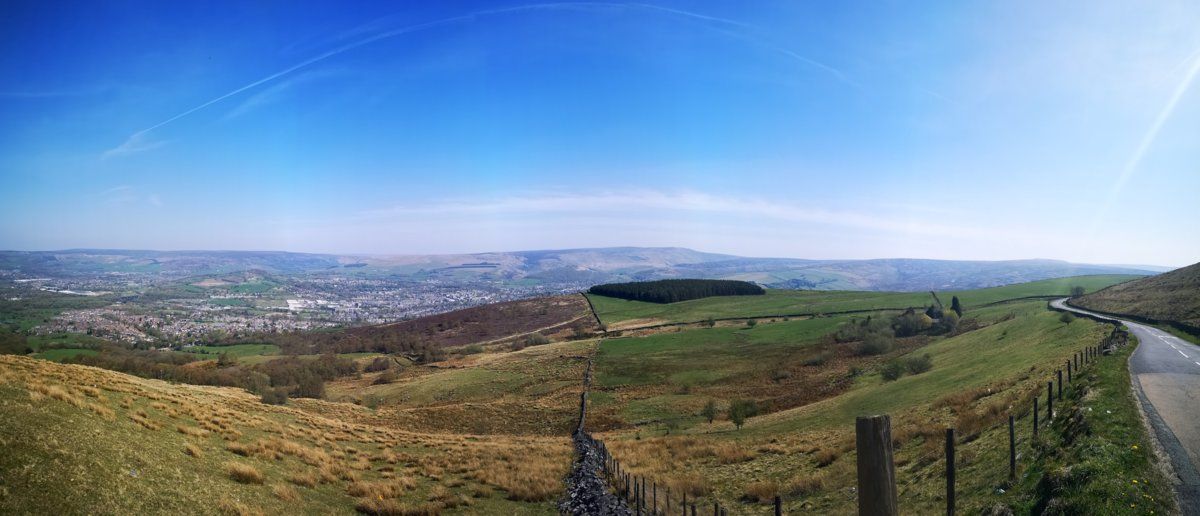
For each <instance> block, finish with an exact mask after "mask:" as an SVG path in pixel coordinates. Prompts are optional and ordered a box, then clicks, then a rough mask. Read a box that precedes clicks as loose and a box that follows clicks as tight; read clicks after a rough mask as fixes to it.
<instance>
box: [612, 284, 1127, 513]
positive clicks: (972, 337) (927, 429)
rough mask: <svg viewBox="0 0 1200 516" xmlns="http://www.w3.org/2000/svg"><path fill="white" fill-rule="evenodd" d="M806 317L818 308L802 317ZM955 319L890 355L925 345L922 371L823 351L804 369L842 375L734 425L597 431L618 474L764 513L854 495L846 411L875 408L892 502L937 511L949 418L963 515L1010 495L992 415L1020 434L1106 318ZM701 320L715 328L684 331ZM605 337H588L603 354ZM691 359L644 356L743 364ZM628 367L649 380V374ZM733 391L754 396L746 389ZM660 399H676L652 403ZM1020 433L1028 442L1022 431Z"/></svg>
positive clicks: (837, 509)
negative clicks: (926, 366) (833, 357)
mask: <svg viewBox="0 0 1200 516" xmlns="http://www.w3.org/2000/svg"><path fill="white" fill-rule="evenodd" d="M960 297H966V296H960ZM976 299H979V297H976ZM829 320H830V321H832V319H829ZM816 321H821V319H816V320H813V321H802V322H803V323H809V322H816ZM968 321H970V322H968ZM787 324H788V323H779V324H768V325H760V326H759V327H757V328H754V329H749V330H743V331H747V332H749V333H753V332H756V331H759V330H762V329H766V328H768V327H773V326H774V327H780V328H783V327H786V325H787ZM795 324H800V323H795ZM964 325H965V326H966V327H967V328H968V331H964V332H963V333H960V334H957V335H954V336H951V337H935V338H933V339H932V340H928V341H927V342H928V344H926V345H921V346H916V347H915V350H912V351H907V350H906V349H913V348H906V349H902V350H901V351H898V352H897V353H901V354H903V353H912V354H929V355H930V356H931V357H932V359H933V364H934V366H933V369H932V370H930V371H927V372H924V373H920V374H906V375H905V376H902V377H901V378H900V379H898V380H895V381H890V382H886V381H884V380H883V379H882V378H881V376H880V374H879V367H878V366H879V365H881V364H882V363H883V362H884V360H878V361H875V362H868V363H866V364H865V366H864V367H865V368H864V369H863V370H862V371H861V374H859V375H857V376H853V377H852V375H851V371H849V370H848V369H847V368H846V366H845V365H844V364H838V363H837V362H833V365H832V366H830V365H828V364H827V365H826V366H823V367H821V368H814V369H816V370H821V371H824V370H827V369H830V368H832V370H831V371H830V372H828V374H831V375H832V376H830V377H828V378H830V380H832V379H833V378H843V379H845V380H846V381H848V382H849V385H848V386H847V387H846V389H844V390H843V391H842V392H840V393H835V394H834V395H832V396H831V397H827V398H825V399H823V400H820V401H816V402H814V403H810V404H806V405H803V406H799V407H796V408H791V409H786V410H781V411H776V412H772V413H769V414H766V415H763V416H759V417H755V418H751V419H750V420H749V422H748V423H747V424H746V426H745V427H744V428H742V429H741V430H735V429H734V426H733V425H732V424H731V423H730V422H728V421H725V420H724V419H725V418H724V415H720V416H718V420H717V422H715V423H714V424H712V425H709V424H708V423H707V422H702V421H701V422H696V423H694V424H692V425H690V426H688V427H685V428H676V429H669V428H666V427H665V425H661V424H656V423H655V422H654V421H653V420H651V421H648V422H645V424H643V425H641V426H639V427H637V429H636V430H615V431H613V432H610V433H607V434H605V435H604V436H603V437H604V438H605V439H606V440H607V442H608V443H609V445H610V449H612V450H613V451H614V453H615V454H616V455H617V456H618V457H620V458H621V459H622V461H623V462H624V463H625V464H626V465H627V467H628V468H629V471H630V472H632V473H635V474H641V473H645V474H648V475H649V476H650V478H655V479H658V480H660V481H662V482H666V483H667V484H668V485H672V486H674V489H686V490H688V492H689V493H691V495H690V496H699V497H701V499H702V500H705V501H706V502H705V503H711V501H708V500H712V499H719V500H721V501H722V503H723V504H725V505H728V506H730V507H733V508H734V511H733V512H738V513H740V512H746V511H758V512H765V510H766V507H765V506H763V505H759V504H758V501H760V500H761V501H765V500H769V499H770V496H773V495H774V494H781V495H783V496H784V497H785V500H786V505H787V507H788V510H789V511H801V510H805V511H815V512H816V513H833V514H853V513H855V511H856V508H855V505H854V503H855V502H854V500H855V498H854V496H853V491H851V490H850V488H852V487H853V486H854V485H855V478H854V460H855V458H854V451H853V450H854V446H853V438H854V419H855V417H856V416H859V415H864V414H880V413H886V414H890V415H891V416H892V420H893V435H894V436H895V439H896V443H897V446H898V448H897V467H898V472H897V479H898V483H899V484H900V485H901V508H902V510H903V511H904V512H907V513H911V514H925V513H933V512H939V511H941V510H944V507H943V506H941V505H939V504H940V503H942V502H941V498H940V497H941V493H942V492H943V491H942V489H944V484H943V483H942V482H944V481H942V480H941V475H942V472H943V470H942V467H941V464H940V463H939V462H938V461H939V459H940V457H941V447H942V445H943V439H942V432H943V430H944V429H945V428H947V427H955V428H958V429H959V432H960V435H961V436H969V437H965V438H964V443H963V444H961V445H960V456H961V458H962V459H963V460H962V462H961V463H960V465H959V479H960V480H959V486H960V489H959V492H960V501H961V504H960V509H961V510H962V512H963V513H964V514H966V513H972V514H973V513H977V512H979V511H980V510H982V509H983V508H984V507H988V506H991V505H992V504H994V503H996V502H1005V503H1008V502H1014V503H1015V502H1016V501H1017V500H1015V499H1013V498H1012V497H1011V496H1010V497H1008V498H1006V497H1005V496H1004V495H1003V494H1000V493H999V492H998V491H997V489H998V488H1000V487H1001V486H1002V485H1003V483H1004V482H1005V481H1006V479H1007V458H1006V455H1005V453H1006V451H1007V431H1006V429H1005V430H1004V431H1001V429H1000V427H998V426H995V425H999V424H1000V423H1001V422H1003V421H1004V418H1005V417H1006V416H1007V414H1008V413H1010V412H1011V413H1014V414H1016V415H1018V416H1020V417H1022V418H1023V419H1021V425H1022V431H1023V432H1025V433H1026V434H1028V433H1029V429H1028V426H1029V425H1030V423H1029V422H1028V419H1027V417H1028V411H1029V405H1030V403H1031V402H1030V399H1031V397H1032V396H1035V395H1038V394H1040V393H1042V392H1044V389H1045V381H1046V380H1047V379H1049V378H1050V376H1051V374H1052V372H1053V370H1054V369H1056V368H1057V367H1060V366H1061V364H1062V363H1063V362H1064V361H1065V360H1066V359H1067V358H1068V357H1070V356H1071V355H1072V353H1074V352H1076V351H1079V350H1081V349H1083V348H1084V347H1085V346H1089V345H1095V344H1097V343H1098V342H1100V340H1101V339H1102V338H1103V337H1104V336H1105V335H1106V334H1107V332H1108V331H1109V330H1110V329H1111V328H1110V327H1109V326H1106V325H1101V324H1097V323H1093V322H1091V321H1087V320H1082V319H1081V320H1076V321H1074V322H1073V323H1071V324H1066V323H1064V322H1062V321H1060V320H1059V318H1058V314H1057V313H1055V312H1051V311H1048V310H1047V309H1046V308H1045V302H1044V301H1040V300H1033V301H1024V302H1015V303H1008V304H1001V305H995V306H991V307H987V308H980V309H975V310H972V311H969V312H968V313H967V318H966V319H964ZM704 331H714V330H693V331H691V332H688V333H703V332H704ZM673 338H674V339H685V337H682V336H673ZM697 338H698V337H697ZM810 339H811V337H804V336H803V335H802V333H800V332H797V337H796V339H795V341H794V342H795V344H794V346H796V347H798V348H803V347H804V346H806V345H811V344H805V342H810ZM645 340H648V339H645ZM616 342H619V341H616ZM608 345H609V343H608V342H605V343H603V344H602V345H601V356H602V357H603V356H604V353H606V351H605V346H608ZM764 349H769V347H764ZM698 354H700V355H702V354H703V353H698ZM662 356H664V357H665V356H669V355H662ZM888 358H890V357H888ZM663 360H665V359H663ZM885 360H886V359H885ZM702 361H703V359H702V358H698V357H695V356H688V355H687V354H686V353H680V354H678V358H676V359H675V360H673V361H671V362H669V363H661V362H660V363H658V364H657V365H656V366H655V367H657V368H658V369H661V370H664V371H667V370H674V369H680V370H684V371H686V370H696V371H704V373H705V374H716V375H721V374H724V371H726V369H725V368H726V367H728V368H731V369H737V368H739V367H744V366H742V365H738V361H736V360H730V361H726V360H722V359H720V358H719V355H718V357H714V358H713V359H712V361H711V362H709V363H707V364H702ZM725 363H730V364H732V365H730V366H725V365H723V364H725ZM749 363H750V364H751V366H750V367H752V368H753V367H757V368H759V369H769V368H772V367H774V366H775V364H777V363H778V357H777V356H775V355H772V354H771V352H770V351H767V352H766V353H764V355H763V357H762V359H761V360H760V361H758V362H756V363H755V362H753V361H750V362H749ZM606 370H607V369H605V368H604V367H601V368H599V369H598V375H597V381H598V383H600V384H601V385H604V384H608V383H613V382H614V381H615V382H628V380H624V379H622V376H621V375H620V374H618V375H617V379H616V380H614V379H610V378H606V373H605V371H606ZM678 374H680V373H679V372H676V373H671V374H663V375H659V380H657V382H658V384H659V385H661V387H660V388H659V390H660V391H661V392H664V393H670V392H674V389H675V387H673V384H672V380H671V378H672V376H674V375H678ZM814 374H816V372H815V371H814ZM641 377H645V378H651V379H652V378H654V377H655V375H653V374H650V375H642V376H641ZM640 389H642V390H644V391H652V390H653V385H644V384H643V385H641V386H640ZM736 394H740V395H745V396H747V397H754V395H755V392H753V391H743V392H741V393H736ZM618 395H619V396H620V395H621V393H620V391H618ZM721 401H723V400H721ZM695 407H696V405H694V404H693V405H690V406H689V407H687V408H686V409H684V412H690V413H692V414H695V412H694V411H695V410H696V408H695ZM671 410H679V409H677V408H672V407H667V408H663V409H662V411H664V412H669V411H671ZM1023 435H1024V434H1023ZM1022 438H1023V439H1026V440H1027V439H1028V436H1027V435H1026V436H1025V437H1022ZM676 492H678V491H676Z"/></svg>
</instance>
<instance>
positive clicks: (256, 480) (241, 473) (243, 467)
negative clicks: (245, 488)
mask: <svg viewBox="0 0 1200 516" xmlns="http://www.w3.org/2000/svg"><path fill="white" fill-rule="evenodd" d="M225 470H226V471H227V472H228V473H229V478H231V479H233V480H234V481H236V482H241V483H243V484H261V483H263V474H262V472H260V471H259V470H258V469H257V468H255V467H254V466H251V465H249V464H243V463H240V462H233V461H230V462H226V463H225Z"/></svg>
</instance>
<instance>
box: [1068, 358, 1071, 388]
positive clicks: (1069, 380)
mask: <svg viewBox="0 0 1200 516" xmlns="http://www.w3.org/2000/svg"><path fill="white" fill-rule="evenodd" d="M1067 383H1071V361H1070V360H1068V361H1067Z"/></svg>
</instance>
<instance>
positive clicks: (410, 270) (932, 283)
mask: <svg viewBox="0 0 1200 516" xmlns="http://www.w3.org/2000/svg"><path fill="white" fill-rule="evenodd" d="M483 264H487V265H486V266H484V265H483ZM1154 269H1163V268H1162V267H1154V268H1153V269H1149V268H1137V267H1129V266H1114V265H1091V264H1076V263H1069V262H1064V261H1059V260H1043V259H1031V260H1005V261H963V260H931V259H916V258H882V259H870V260H808V259H799V258H752V257H742V256H734V255H727V254H717V253H706V252H702V251H695V250H692V249H687V248H682V247H608V248H579V249H558V250H553V249H547V250H532V251H512V252H491V253H473V254H446V255H335V254H309V253H292V252H285V251H146V250H106V249H69V250H63V251H0V271H13V272H14V273H16V274H20V275H25V276H37V275H55V276H72V275H86V274H95V273H97V272H121V273H141V274H153V275H157V276H159V277H163V278H167V279H170V278H182V277H191V276H196V275H206V274H225V273H230V272H238V271H246V270H260V271H266V272H271V273H280V274H348V273H353V274H361V275H371V274H382V275H387V276H389V277H392V278H401V279H410V280H412V281H423V280H427V279H431V278H438V279H441V280H444V281H446V282H450V283H453V282H456V281H457V282H467V281H487V282H496V283H503V282H506V281H523V282H525V283H527V284H528V283H534V284H546V285H554V286H555V287H557V288H560V289H566V290H569V289H575V288H577V289H579V290H583V289H586V288H587V287H590V286H591V285H596V284H600V283H619V282H627V281H646V280H658V279H679V278H695V279H731V280H741V281H749V282H753V283H757V284H759V285H762V286H765V287H769V288H793V289H816V290H891V291H923V290H935V289H972V288H984V287H994V286H1000V285H1008V284H1012V283H1021V282H1026V281H1036V280H1042V279H1051V278H1061V277H1067V276H1078V275H1091V274H1129V275H1142V276H1146V275H1152V274H1156V273H1157V272H1159V271H1158V270H1154Z"/></svg>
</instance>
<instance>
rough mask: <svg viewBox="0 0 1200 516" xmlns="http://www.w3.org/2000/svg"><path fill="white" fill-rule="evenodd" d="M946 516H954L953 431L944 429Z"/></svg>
mask: <svg viewBox="0 0 1200 516" xmlns="http://www.w3.org/2000/svg"><path fill="white" fill-rule="evenodd" d="M946 516H954V429H953V428H947V429H946Z"/></svg>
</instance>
